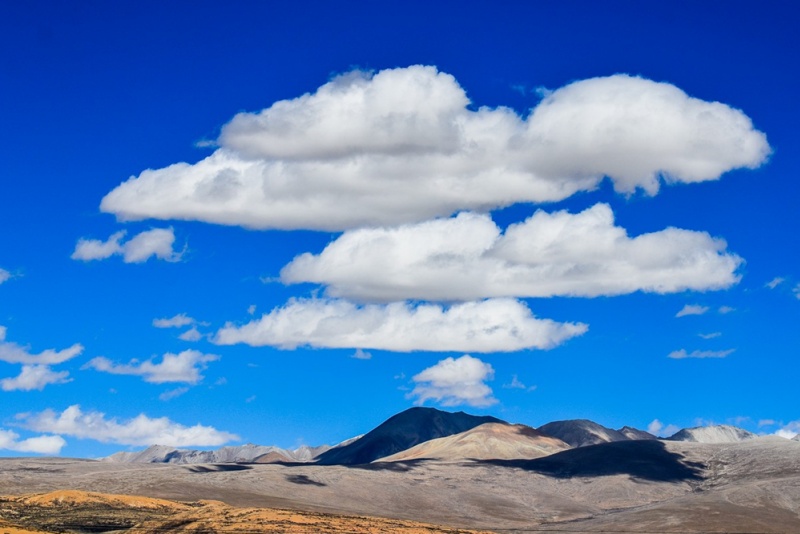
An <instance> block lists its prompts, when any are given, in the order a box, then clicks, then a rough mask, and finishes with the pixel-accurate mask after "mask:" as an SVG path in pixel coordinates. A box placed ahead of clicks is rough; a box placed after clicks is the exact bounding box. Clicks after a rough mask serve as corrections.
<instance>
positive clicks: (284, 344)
mask: <svg viewBox="0 0 800 534" xmlns="http://www.w3.org/2000/svg"><path fill="white" fill-rule="evenodd" d="M587 328H588V327H587V326H586V325H584V324H580V323H558V322H555V321H552V320H549V319H537V318H536V317H534V316H533V314H532V313H531V311H530V310H529V309H528V308H527V306H525V304H523V303H522V302H520V301H517V300H514V299H490V300H484V301H476V302H466V303H463V304H455V305H452V306H450V307H444V306H440V305H436V304H419V305H412V304H409V303H406V302H394V303H391V304H388V305H377V304H369V305H364V306H359V305H356V304H353V303H352V302H348V301H345V300H329V299H307V300H301V299H298V300H291V301H289V303H288V304H286V305H285V306H283V307H280V308H275V309H274V310H272V311H271V312H270V313H268V314H265V315H263V316H262V317H261V318H260V319H256V320H254V321H251V322H249V323H247V324H244V325H242V326H236V325H233V324H230V323H228V324H226V325H225V327H223V328H221V329H220V330H219V331H218V332H217V334H216V336H215V338H214V339H213V341H214V342H215V343H217V344H220V345H232V344H235V343H246V344H248V345H252V346H273V347H279V348H282V349H293V348H296V347H299V346H309V347H319V348H360V349H378V350H391V351H396V352H410V351H416V350H422V351H445V352H450V351H465V350H467V349H468V350H470V351H473V352H510V351H517V350H524V349H533V348H536V349H548V348H552V347H555V346H557V345H558V344H560V343H562V342H563V341H565V340H567V339H569V338H571V337H574V336H578V335H581V334H583V333H584V332H586V330H587Z"/></svg>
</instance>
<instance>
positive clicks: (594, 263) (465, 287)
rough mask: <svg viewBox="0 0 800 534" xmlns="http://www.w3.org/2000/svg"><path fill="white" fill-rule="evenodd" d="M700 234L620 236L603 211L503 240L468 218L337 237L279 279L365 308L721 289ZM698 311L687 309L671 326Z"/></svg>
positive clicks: (719, 258) (716, 244) (730, 259)
mask: <svg viewBox="0 0 800 534" xmlns="http://www.w3.org/2000/svg"><path fill="white" fill-rule="evenodd" d="M726 247H727V244H726V243H725V241H724V240H722V239H718V238H713V237H711V236H710V235H709V234H707V233H705V232H697V231H690V230H681V229H678V228H672V227H670V228H666V229H664V230H661V231H658V232H652V233H647V234H642V235H639V236H636V237H630V236H628V233H627V231H626V230H625V229H624V228H622V227H620V226H617V225H616V224H615V223H614V213H613V211H612V210H611V208H610V206H609V205H607V204H603V203H598V204H595V205H594V206H592V207H590V208H587V209H585V210H584V211H582V212H579V213H575V214H573V213H570V212H568V211H566V210H561V211H555V212H552V213H548V212H545V211H543V210H537V211H536V212H535V213H534V214H533V215H532V216H531V217H529V218H528V219H526V220H525V221H522V222H520V223H516V224H512V225H510V226H509V227H508V228H507V229H506V230H505V232H502V231H501V229H500V228H499V227H498V226H497V225H496V224H495V223H494V221H492V219H491V217H489V216H488V215H482V214H475V213H470V212H463V213H460V214H459V215H458V216H456V217H452V218H447V219H437V220H433V221H426V222H423V223H417V224H409V225H404V226H400V227H394V228H369V229H359V230H353V231H349V232H345V233H344V234H342V235H341V236H339V237H338V238H336V239H335V240H334V241H332V242H331V243H329V244H328V245H327V246H326V247H325V249H324V250H323V251H322V252H321V253H319V254H317V255H314V254H310V253H305V254H301V255H299V256H297V257H295V258H294V259H293V260H292V261H291V262H290V263H288V264H287V265H286V266H285V267H284V268H283V269H282V270H281V281H282V282H283V283H285V284H296V283H304V282H311V283H317V284H322V285H324V286H326V293H327V294H328V295H329V296H331V297H342V298H348V299H353V300H359V301H366V302H390V301H399V300H406V299H420V300H433V301H466V300H475V299H482V298H495V297H525V298H531V297H552V296H574V297H596V296H614V295H623V294H629V293H633V292H636V291H642V292H651V293H658V294H664V293H675V292H680V291H685V290H712V289H723V288H726V287H730V286H731V285H733V284H735V283H737V282H738V281H739V278H740V277H739V275H738V274H737V270H738V268H739V266H740V265H741V264H742V262H743V260H742V258H740V257H739V256H737V255H736V254H733V253H730V252H728V251H727V250H726ZM702 311H707V308H704V307H700V306H690V305H687V306H685V307H684V309H683V310H681V311H680V312H678V314H677V316H678V317H682V316H683V315H689V314H697V313H700V312H702Z"/></svg>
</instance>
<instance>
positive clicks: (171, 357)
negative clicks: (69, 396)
mask: <svg viewBox="0 0 800 534" xmlns="http://www.w3.org/2000/svg"><path fill="white" fill-rule="evenodd" d="M218 359H219V356H215V355H213V354H203V353H202V352H198V351H196V350H185V351H183V352H181V353H179V354H172V353H167V354H164V356H162V358H161V362H160V363H155V362H154V361H153V359H150V360H147V361H144V362H139V361H137V360H132V361H131V362H130V363H128V364H117V363H114V362H112V361H111V360H109V359H108V358H104V357H102V356H99V357H97V358H93V359H91V360H90V361H89V362H88V363H87V364H86V365H85V366H84V368H91V369H95V370H97V371H101V372H104V373H111V374H115V375H134V376H141V377H143V378H144V380H145V382H150V383H153V384H163V383H165V382H186V383H187V384H197V383H198V382H200V381H201V380H202V379H203V375H201V374H200V372H201V371H203V370H205V368H206V367H207V364H208V362H213V361H216V360H218Z"/></svg>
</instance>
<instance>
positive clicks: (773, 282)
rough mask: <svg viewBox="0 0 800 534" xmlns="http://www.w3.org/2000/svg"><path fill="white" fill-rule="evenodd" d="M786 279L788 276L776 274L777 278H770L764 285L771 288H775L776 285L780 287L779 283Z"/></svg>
mask: <svg viewBox="0 0 800 534" xmlns="http://www.w3.org/2000/svg"><path fill="white" fill-rule="evenodd" d="M785 281H786V278H784V277H782V276H776V277H775V278H773V279H772V280H770V281H769V282H767V283H766V284H764V287H768V288H770V289H775V288H776V287H778V286H779V285H781V284H782V283H784V282H785Z"/></svg>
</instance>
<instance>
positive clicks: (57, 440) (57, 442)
mask: <svg viewBox="0 0 800 534" xmlns="http://www.w3.org/2000/svg"><path fill="white" fill-rule="evenodd" d="M19 438H20V435H19V434H17V433H16V432H13V431H11V430H5V429H3V428H0V450H7V451H14V452H25V453H34V454H48V455H57V454H59V453H60V452H61V449H63V448H64V447H65V446H66V444H67V442H66V441H65V440H64V438H62V437H61V436H33V437H30V438H26V439H23V440H20V439H19Z"/></svg>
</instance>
